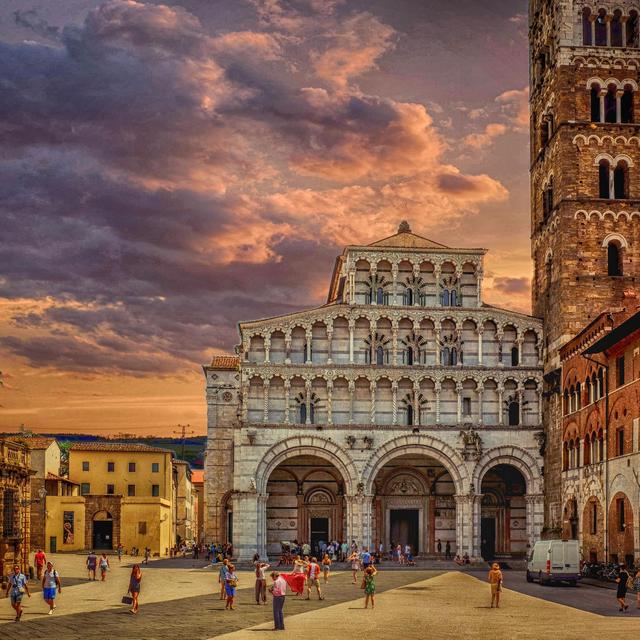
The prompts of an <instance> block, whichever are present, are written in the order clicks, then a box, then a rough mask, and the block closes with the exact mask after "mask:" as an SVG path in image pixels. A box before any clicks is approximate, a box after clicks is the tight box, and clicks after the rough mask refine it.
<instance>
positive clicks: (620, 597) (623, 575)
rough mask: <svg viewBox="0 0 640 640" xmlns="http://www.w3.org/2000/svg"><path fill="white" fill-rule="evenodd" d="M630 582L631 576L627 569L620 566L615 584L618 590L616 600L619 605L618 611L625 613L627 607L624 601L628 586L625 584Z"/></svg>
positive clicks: (622, 565)
mask: <svg viewBox="0 0 640 640" xmlns="http://www.w3.org/2000/svg"><path fill="white" fill-rule="evenodd" d="M630 580H631V576H630V575H629V573H628V572H627V568H626V567H625V565H624V564H621V565H620V573H619V574H618V577H617V578H616V582H617V583H618V590H617V591H616V600H617V601H618V604H619V605H620V608H619V609H618V611H626V610H627V609H628V608H629V605H628V604H626V603H625V601H624V599H625V598H626V597H627V589H628V588H629V585H628V584H627V583H628V582H629V581H630Z"/></svg>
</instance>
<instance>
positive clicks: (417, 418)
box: [413, 382, 421, 427]
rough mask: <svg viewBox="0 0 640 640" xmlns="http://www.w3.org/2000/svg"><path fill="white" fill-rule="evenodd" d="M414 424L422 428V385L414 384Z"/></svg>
mask: <svg viewBox="0 0 640 640" xmlns="http://www.w3.org/2000/svg"><path fill="white" fill-rule="evenodd" d="M413 423H414V424H415V425H416V426H418V427H419V426H420V424H421V421H420V384H419V383H418V382H414V383H413Z"/></svg>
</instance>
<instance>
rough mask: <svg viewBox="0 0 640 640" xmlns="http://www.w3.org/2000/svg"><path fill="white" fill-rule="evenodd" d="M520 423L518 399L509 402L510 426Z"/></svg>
mask: <svg viewBox="0 0 640 640" xmlns="http://www.w3.org/2000/svg"><path fill="white" fill-rule="evenodd" d="M518 424H520V404H519V403H518V402H517V400H512V401H511V402H509V426H510V427H515V426H517V425H518Z"/></svg>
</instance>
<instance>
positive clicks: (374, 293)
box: [369, 265, 378, 305]
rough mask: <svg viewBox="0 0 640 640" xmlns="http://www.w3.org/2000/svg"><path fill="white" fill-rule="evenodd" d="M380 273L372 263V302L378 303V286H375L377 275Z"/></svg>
mask: <svg viewBox="0 0 640 640" xmlns="http://www.w3.org/2000/svg"><path fill="white" fill-rule="evenodd" d="M377 274H378V268H377V267H376V265H371V267H370V269H369V275H370V279H371V304H372V305H377V304H378V287H376V286H375V282H376V276H377Z"/></svg>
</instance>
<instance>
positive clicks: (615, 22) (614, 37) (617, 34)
mask: <svg viewBox="0 0 640 640" xmlns="http://www.w3.org/2000/svg"><path fill="white" fill-rule="evenodd" d="M609 28H610V29H611V46H612V47H621V46H622V44H623V43H622V11H620V9H616V10H615V11H614V12H613V17H612V18H611V25H610V27H609Z"/></svg>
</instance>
